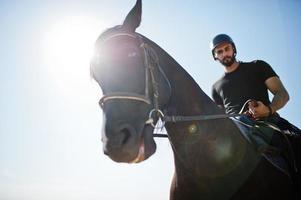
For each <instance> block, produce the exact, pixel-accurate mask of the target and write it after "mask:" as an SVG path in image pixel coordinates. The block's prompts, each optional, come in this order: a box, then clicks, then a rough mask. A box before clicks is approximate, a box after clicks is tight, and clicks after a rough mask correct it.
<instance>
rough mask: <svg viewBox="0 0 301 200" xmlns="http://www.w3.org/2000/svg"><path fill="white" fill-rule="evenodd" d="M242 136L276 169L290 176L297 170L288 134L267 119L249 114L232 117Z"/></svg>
mask: <svg viewBox="0 0 301 200" xmlns="http://www.w3.org/2000/svg"><path fill="white" fill-rule="evenodd" d="M233 121H234V123H235V124H236V125H237V127H238V128H239V129H240V130H241V133H242V135H243V136H244V138H245V139H246V140H247V141H248V142H249V143H251V144H252V146H253V147H254V148H255V150H256V151H257V152H259V153H261V154H262V155H263V157H264V158H265V159H266V160H267V161H269V162H270V163H271V164H272V165H274V166H275V167H276V168H277V169H278V170H280V171H281V172H283V173H285V174H286V175H288V176H291V174H292V173H295V172H297V166H296V161H295V153H294V150H293V148H292V145H291V142H290V140H289V139H288V134H287V133H286V132H284V131H282V130H281V129H280V128H279V127H278V126H276V125H275V124H273V123H270V122H267V121H259V120H254V119H252V118H250V117H249V116H247V115H246V116H240V117H238V118H233Z"/></svg>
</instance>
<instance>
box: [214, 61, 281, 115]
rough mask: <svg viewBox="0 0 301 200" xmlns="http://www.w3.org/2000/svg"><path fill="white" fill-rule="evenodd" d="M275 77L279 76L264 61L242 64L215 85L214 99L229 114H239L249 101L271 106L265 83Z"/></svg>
mask: <svg viewBox="0 0 301 200" xmlns="http://www.w3.org/2000/svg"><path fill="white" fill-rule="evenodd" d="M273 76H278V75H277V74H276V73H275V71H274V70H273V69H272V67H271V66H270V65H269V64H268V63H266V62H264V61H261V60H257V61H253V62H240V63H239V66H238V68H237V69H236V70H235V71H233V72H230V73H225V74H224V75H223V76H222V77H221V78H220V79H219V80H218V81H217V82H215V83H214V85H213V86H212V98H213V100H214V101H215V102H216V103H217V104H218V105H221V106H223V107H224V108H225V111H226V113H228V114H233V113H239V111H240V110H241V108H242V106H243V104H244V103H245V102H246V101H247V100H249V99H254V100H257V101H262V102H263V103H264V104H265V105H269V104H270V100H269V95H268V89H267V87H266V85H265V81H266V80H267V79H268V78H270V77H273Z"/></svg>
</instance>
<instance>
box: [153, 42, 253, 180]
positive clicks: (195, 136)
mask: <svg viewBox="0 0 301 200" xmlns="http://www.w3.org/2000/svg"><path fill="white" fill-rule="evenodd" d="M154 48H155V50H156V51H157V53H158V55H159V59H160V64H161V67H162V68H163V70H164V72H165V74H166V75H167V77H168V80H169V81H170V84H171V87H172V95H171V98H170V102H169V104H168V106H167V107H166V108H165V113H166V114H167V115H183V116H189V115H213V114H221V113H223V111H222V110H221V109H220V108H219V107H218V106H217V105H216V104H215V103H214V102H213V101H212V100H211V99H210V98H209V97H208V96H207V95H206V94H205V93H204V92H203V91H202V90H201V88H200V87H199V86H198V84H197V83H196V82H195V81H194V80H193V78H192V77H191V76H190V75H189V74H188V73H187V72H186V71H185V70H184V69H183V68H182V67H181V66H180V65H179V64H178V63H177V62H176V61H175V60H174V59H173V58H172V57H171V56H169V55H168V54H167V53H166V52H165V51H164V50H163V49H161V48H160V47H158V46H155V47H154ZM165 127H166V129H167V132H168V134H169V136H170V137H169V138H170V142H171V145H172V148H173V152H174V158H175V167H176V176H177V178H178V179H181V178H183V179H185V181H183V182H187V177H190V178H191V177H198V176H201V177H203V176H206V175H204V174H203V173H204V172H205V173H207V175H208V174H209V175H212V176H216V175H219V170H220V171H222V172H223V173H226V172H228V171H230V170H232V167H234V166H237V165H243V166H245V165H246V166H247V162H246V160H244V161H242V160H243V159H244V158H243V154H240V153H237V154H236V153H233V151H234V152H235V151H237V152H238V151H239V152H244V151H245V152H250V151H252V150H250V146H249V145H248V144H246V142H245V140H244V139H243V137H242V136H241V134H240V131H239V129H238V128H237V127H236V126H235V125H234V123H233V122H232V120H230V119H228V118H226V119H218V120H208V121H191V122H178V123H167V124H166V125H165ZM220 147H221V148H220ZM222 148H225V149H222ZM227 148H229V149H227ZM227 151H228V152H227ZM224 153H225V154H224ZM227 153H228V154H227ZM251 154H252V155H251ZM251 154H249V153H248V155H250V156H251V157H253V151H252V152H251ZM227 156H228V157H227ZM244 156H245V155H244ZM246 157H247V156H246ZM219 159H220V160H219ZM225 160H227V161H225ZM228 162H233V164H230V165H228V166H229V167H228V168H227V167H225V163H226V164H228ZM187 172H188V174H190V175H187ZM226 178H231V177H226V176H225V179H226Z"/></svg>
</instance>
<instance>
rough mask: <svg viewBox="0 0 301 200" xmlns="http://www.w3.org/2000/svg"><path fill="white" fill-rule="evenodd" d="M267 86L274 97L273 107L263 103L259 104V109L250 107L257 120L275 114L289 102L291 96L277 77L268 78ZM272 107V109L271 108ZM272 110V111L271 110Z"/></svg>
mask: <svg viewBox="0 0 301 200" xmlns="http://www.w3.org/2000/svg"><path fill="white" fill-rule="evenodd" d="M265 85H266V86H267V88H268V89H269V91H270V92H272V94H273V95H274V97H273V99H272V102H271V105H264V104H263V103H262V102H260V101H259V102H258V106H257V107H252V106H250V107H249V109H250V112H251V113H252V114H253V116H254V117H255V118H261V117H267V116H269V114H271V113H270V112H272V113H275V112H276V111H277V110H279V109H280V108H282V107H283V106H285V104H286V103H287V102H288V100H289V94H288V92H287V91H286V89H285V87H284V86H283V84H282V82H281V80H280V79H279V78H278V77H277V76H273V77H270V78H268V79H267V80H266V81H265ZM269 107H270V108H269ZM270 109H271V110H270Z"/></svg>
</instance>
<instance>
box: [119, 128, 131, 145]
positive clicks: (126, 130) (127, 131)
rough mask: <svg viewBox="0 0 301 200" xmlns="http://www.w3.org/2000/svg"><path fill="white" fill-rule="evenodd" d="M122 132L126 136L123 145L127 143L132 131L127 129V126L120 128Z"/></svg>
mask: <svg viewBox="0 0 301 200" xmlns="http://www.w3.org/2000/svg"><path fill="white" fill-rule="evenodd" d="M120 132H121V133H122V134H123V135H124V138H123V140H122V145H124V144H126V143H127V141H128V140H129V138H130V136H131V133H130V130H129V129H127V128H123V129H121V130H120Z"/></svg>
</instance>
